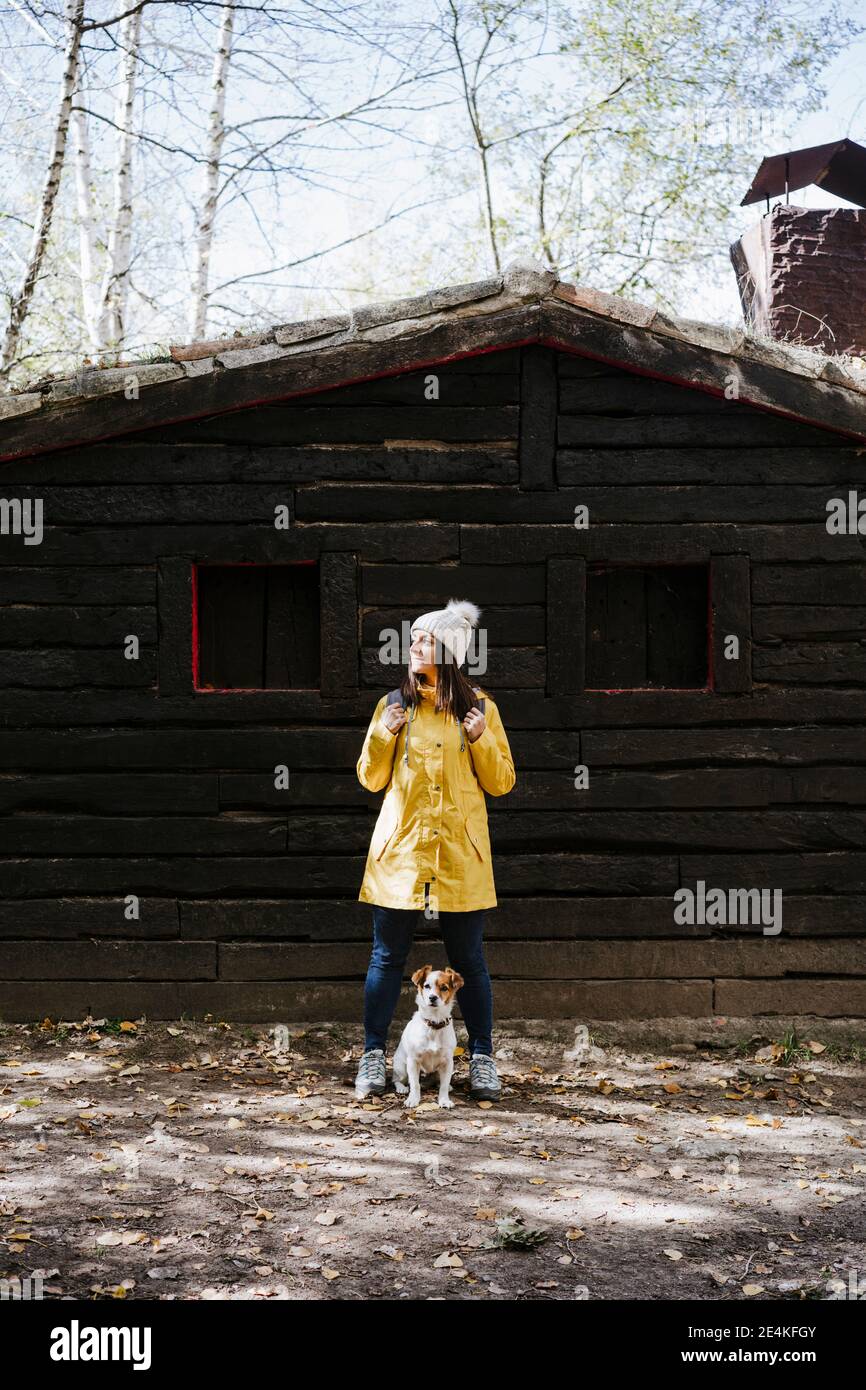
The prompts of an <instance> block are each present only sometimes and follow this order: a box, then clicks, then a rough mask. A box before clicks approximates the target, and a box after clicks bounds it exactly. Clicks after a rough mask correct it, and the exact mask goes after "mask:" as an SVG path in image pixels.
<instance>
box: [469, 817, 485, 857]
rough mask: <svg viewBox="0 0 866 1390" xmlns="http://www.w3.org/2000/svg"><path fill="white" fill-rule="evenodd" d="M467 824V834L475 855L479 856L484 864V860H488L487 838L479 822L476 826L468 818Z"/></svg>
mask: <svg viewBox="0 0 866 1390" xmlns="http://www.w3.org/2000/svg"><path fill="white" fill-rule="evenodd" d="M465 824H466V834H467V835H468V836H469V841H470V844H471V845H472V848H473V849H474V850H475V853H476V854H477V855H478V858H479V859H480V860H481V861H482V863H483V862H484V860H485V859H486V858H487V845H486V840H487V836H486V835H485V834H483V832H482V831H481V828H480V826H479V825H478V824H477V822H476V824H475V825H473V824H472V822H471V820H470V819H469V817H468V816H467V818H466V822H465Z"/></svg>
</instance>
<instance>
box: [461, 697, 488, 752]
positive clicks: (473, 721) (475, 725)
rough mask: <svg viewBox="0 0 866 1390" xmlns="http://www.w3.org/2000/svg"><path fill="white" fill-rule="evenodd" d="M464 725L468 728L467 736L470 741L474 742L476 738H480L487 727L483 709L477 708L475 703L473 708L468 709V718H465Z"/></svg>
mask: <svg viewBox="0 0 866 1390" xmlns="http://www.w3.org/2000/svg"><path fill="white" fill-rule="evenodd" d="M463 727H464V729H465V730H466V737H467V738H468V739H469V742H470V743H474V742H475V740H476V739H478V738H480V737H481V735H482V734H483V733H484V730H485V729H486V728H487V724H486V723H485V721H484V715H483V714H482V713H481V710H480V709H476V707H475V706H474V705H473V706H472V709H471V710H469V711H468V713H467V715H466V718H465V719H464V720H463Z"/></svg>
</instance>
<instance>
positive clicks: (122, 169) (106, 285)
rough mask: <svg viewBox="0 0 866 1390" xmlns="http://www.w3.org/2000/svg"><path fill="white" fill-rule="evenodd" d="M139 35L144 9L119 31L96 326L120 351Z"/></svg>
mask: <svg viewBox="0 0 866 1390" xmlns="http://www.w3.org/2000/svg"><path fill="white" fill-rule="evenodd" d="M140 36H141V9H140V8H139V9H135V10H133V11H132V12H131V13H130V14H128V15H127V16H126V17H125V19H124V20H123V24H122V27H121V31H120V49H121V69H122V71H121V83H120V92H119V95H118V101H117V118H116V120H117V136H118V145H117V164H116V166H115V173H114V203H113V211H112V219H111V227H110V230H109V234H108V256H107V263H106V267H105V277H104V280H103V286H102V295H101V305H100V311H99V321H98V325H97V337H98V339H99V345H100V347H107V346H110V347H112V348H114V349H115V350H116V351H120V350H121V349H122V347H123V341H124V326H125V318H126V303H127V297H128V294H129V269H130V247H131V238H132V156H133V149H134V138H135V137H134V131H133V111H134V107H135V80H136V73H137V69H138V46H139V40H140Z"/></svg>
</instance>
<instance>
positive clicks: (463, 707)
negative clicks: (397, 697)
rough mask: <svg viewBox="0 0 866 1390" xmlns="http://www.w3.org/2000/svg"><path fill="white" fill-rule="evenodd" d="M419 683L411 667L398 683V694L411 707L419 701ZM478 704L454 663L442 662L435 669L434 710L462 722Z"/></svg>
mask: <svg viewBox="0 0 866 1390" xmlns="http://www.w3.org/2000/svg"><path fill="white" fill-rule="evenodd" d="M418 686H419V682H418V680H417V679H416V677H415V672H414V671H413V670H412V668H411V666H410V668H409V670H408V671H407V672H406V674H405V676H404V677H403V679H402V681H401V682H400V694H401V695H402V696H403V698H404V699H406V700H408V702H409V703H410V704H412V705H417V704H418V702H419V701H420V699H421V692H420V690H419V689H418ZM477 703H478V697H477V695H476V694H475V691H474V689H473V687H472V686H471V685H470V684H469V681H468V680H467V679H466V677H465V676H464V674H463V672H462V671H461V670H460V669H459V667H458V666H457V663H456V662H454V661H444V662H442V663H441V665H439V666H437V667H436V697H435V701H434V708H435V709H436V710H437V711H438V710H444V711H445V713H446V714H447V715H449V716H450V715H453V716H454V718H455V719H457V720H462V719H464V718H465V717H466V715H467V714H468V712H469V710H471V709H473V708H474V707H475V706H476V705H477Z"/></svg>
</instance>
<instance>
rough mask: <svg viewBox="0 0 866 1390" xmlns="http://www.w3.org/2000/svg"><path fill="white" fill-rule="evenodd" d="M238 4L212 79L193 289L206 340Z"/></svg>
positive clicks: (196, 321)
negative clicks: (209, 283)
mask: <svg viewBox="0 0 866 1390" xmlns="http://www.w3.org/2000/svg"><path fill="white" fill-rule="evenodd" d="M234 22H235V0H225V4H224V5H223V8H222V15H221V18H220V27H219V36H218V38H217V46H216V52H215V54H214V62H213V74H212V77H211V103H210V120H209V124H208V137H207V151H206V160H207V162H206V164H205V177H204V191H203V196H202V202H201V208H200V210H199V215H198V222H197V225H196V234H195V246H196V264H195V275H194V279H193V287H192V301H191V306H190V308H191V313H190V327H191V330H192V336H193V338H203V337H204V335H205V330H206V328H207V310H208V282H209V275H210V256H211V247H212V246H213V234H214V218H215V217H216V209H217V198H218V196H219V182H220V158H221V155H222V149H223V142H224V140H225V134H226V127H225V110H226V85H227V83H228V76H229V64H230V62H231V52H232V33H233V30H234Z"/></svg>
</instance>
